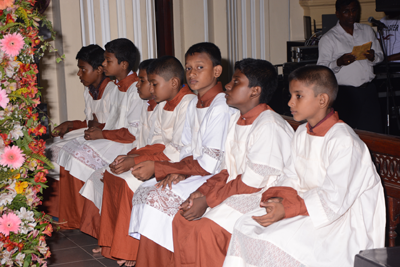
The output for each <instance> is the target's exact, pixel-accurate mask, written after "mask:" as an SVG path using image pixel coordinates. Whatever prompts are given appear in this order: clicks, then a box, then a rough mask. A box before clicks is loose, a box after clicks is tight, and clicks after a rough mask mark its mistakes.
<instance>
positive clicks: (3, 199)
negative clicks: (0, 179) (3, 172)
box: [0, 192, 16, 206]
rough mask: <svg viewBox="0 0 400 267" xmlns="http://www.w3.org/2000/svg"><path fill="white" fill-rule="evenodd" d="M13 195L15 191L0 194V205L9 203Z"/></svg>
mask: <svg viewBox="0 0 400 267" xmlns="http://www.w3.org/2000/svg"><path fill="white" fill-rule="evenodd" d="M15 196H16V193H14V192H10V193H3V194H1V195H0V206H5V205H8V204H11V202H12V201H13V199H14V197H15Z"/></svg>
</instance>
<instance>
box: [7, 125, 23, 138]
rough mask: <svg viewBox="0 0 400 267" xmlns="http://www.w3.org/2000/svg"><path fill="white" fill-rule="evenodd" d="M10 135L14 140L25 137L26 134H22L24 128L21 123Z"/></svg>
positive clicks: (15, 126)
mask: <svg viewBox="0 0 400 267" xmlns="http://www.w3.org/2000/svg"><path fill="white" fill-rule="evenodd" d="M10 134H11V137H12V138H13V139H14V140H17V139H18V138H20V137H22V136H24V133H23V132H22V126H21V125H20V124H19V122H18V123H16V124H15V125H14V129H12V130H11V131H10Z"/></svg>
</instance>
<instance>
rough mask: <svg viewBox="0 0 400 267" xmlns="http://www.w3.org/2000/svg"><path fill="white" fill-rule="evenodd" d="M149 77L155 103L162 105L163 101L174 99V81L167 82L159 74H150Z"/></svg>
mask: <svg viewBox="0 0 400 267" xmlns="http://www.w3.org/2000/svg"><path fill="white" fill-rule="evenodd" d="M147 77H148V79H149V82H150V93H151V94H152V95H153V99H154V101H156V102H157V103H160V102H162V101H170V100H172V98H174V96H175V95H174V94H173V86H172V79H170V80H169V81H166V80H164V78H163V77H161V76H160V75H157V74H149V75H147Z"/></svg>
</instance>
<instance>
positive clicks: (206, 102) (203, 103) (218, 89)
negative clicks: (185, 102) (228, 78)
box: [196, 82, 224, 108]
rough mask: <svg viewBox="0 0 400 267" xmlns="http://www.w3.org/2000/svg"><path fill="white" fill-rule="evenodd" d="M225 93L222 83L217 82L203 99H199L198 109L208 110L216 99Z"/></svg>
mask: <svg viewBox="0 0 400 267" xmlns="http://www.w3.org/2000/svg"><path fill="white" fill-rule="evenodd" d="M222 92H224V90H223V89H222V84H221V82H217V84H216V85H214V86H213V87H212V88H211V89H210V90H208V91H207V92H206V93H205V94H204V95H203V96H202V97H199V96H197V97H198V100H197V105H196V108H207V107H209V106H210V105H211V103H212V101H213V100H214V98H215V97H216V96H217V95H218V94H219V93H222Z"/></svg>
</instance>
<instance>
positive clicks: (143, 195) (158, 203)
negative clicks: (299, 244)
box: [132, 186, 184, 217]
mask: <svg viewBox="0 0 400 267" xmlns="http://www.w3.org/2000/svg"><path fill="white" fill-rule="evenodd" d="M183 201H184V200H183V199H182V198H181V197H180V196H177V195H175V194H174V193H173V192H172V191H171V190H169V189H164V190H161V188H156V187H155V186H149V187H140V188H139V189H138V190H136V192H135V194H134V195H133V199H132V205H133V206H135V205H141V204H146V205H149V206H150V207H153V208H155V209H157V210H159V211H161V212H163V213H165V214H166V215H168V216H170V217H173V216H175V214H176V213H177V212H178V210H179V206H180V205H181V204H182V203H183Z"/></svg>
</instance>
